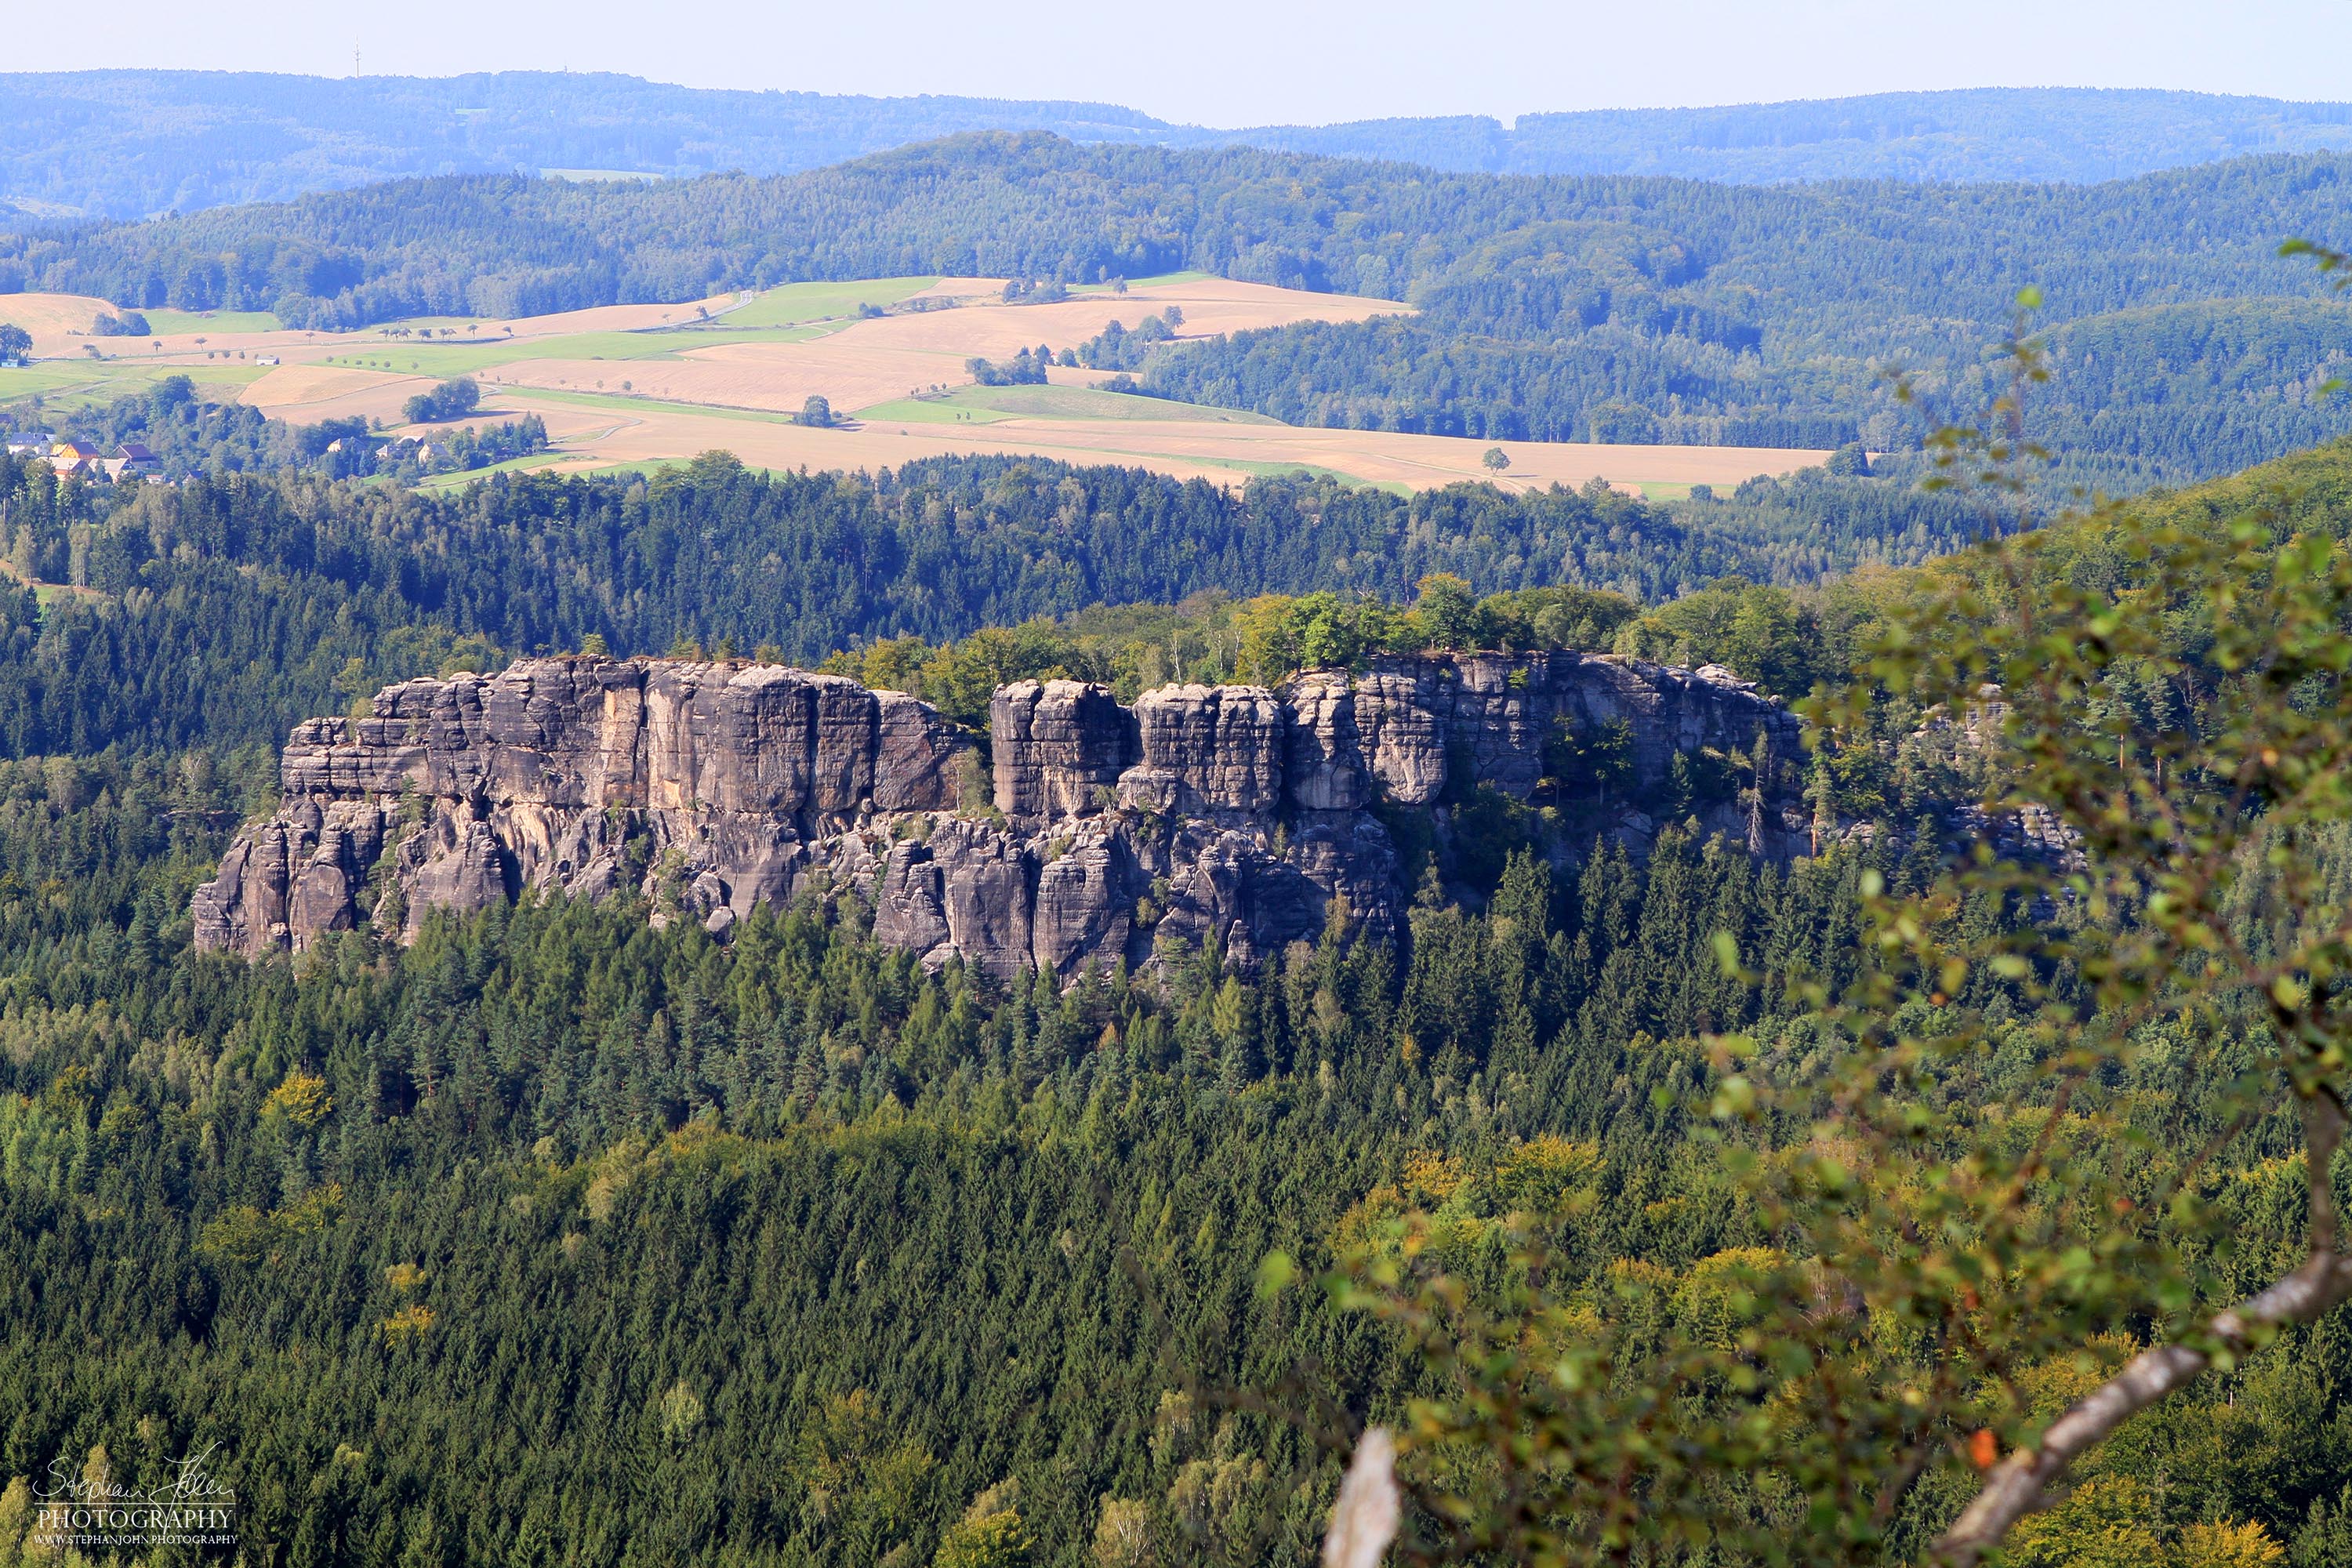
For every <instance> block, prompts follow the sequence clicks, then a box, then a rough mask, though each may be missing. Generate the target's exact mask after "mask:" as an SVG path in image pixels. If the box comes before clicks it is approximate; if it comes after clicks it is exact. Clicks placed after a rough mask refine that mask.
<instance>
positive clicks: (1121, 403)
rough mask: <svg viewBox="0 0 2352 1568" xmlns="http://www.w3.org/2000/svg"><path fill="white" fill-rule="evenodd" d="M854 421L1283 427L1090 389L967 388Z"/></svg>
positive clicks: (1261, 418)
mask: <svg viewBox="0 0 2352 1568" xmlns="http://www.w3.org/2000/svg"><path fill="white" fill-rule="evenodd" d="M853 417H855V418H857V419H861V420H870V421H872V422H873V423H875V424H878V425H888V424H893V423H895V424H899V425H916V424H921V425H993V424H996V423H997V422H999V421H1000V420H1005V419H1126V420H1134V421H1138V422H1144V423H1152V424H1166V423H1167V422H1169V421H1170V420H1174V419H1181V420H1197V421H1200V422H1202V423H1204V424H1213V425H1277V426H1278V425H1280V424H1281V423H1282V421H1281V420H1279V419H1271V418H1268V417H1267V416H1265V415H1263V414H1249V413H1244V412H1243V411H1242V410H1239V409H1234V408H1210V407H1207V406H1205V405H1202V404H1198V403H1172V402H1170V401H1168V400H1167V399H1165V398H1160V397H1140V396H1137V395H1134V394H1131V393H1122V392H1104V391H1102V390H1100V389H1099V388H1097V387H1092V386H964V387H959V388H957V389H956V390H955V391H953V392H950V393H948V394H946V395H942V396H939V397H898V398H893V399H891V400H890V401H889V402H887V403H877V404H876V405H874V406H873V407H871V408H865V409H860V410H859V411H858V412H857V413H856V415H855V416H853Z"/></svg>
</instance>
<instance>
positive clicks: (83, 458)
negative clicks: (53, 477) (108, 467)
mask: <svg viewBox="0 0 2352 1568" xmlns="http://www.w3.org/2000/svg"><path fill="white" fill-rule="evenodd" d="M98 465H99V454H98V448H97V447H94V446H92V445H90V444H89V442H88V441H73V440H66V441H52V442H50V443H49V467H50V468H53V469H55V470H56V472H57V476H58V478H59V479H102V478H104V477H105V472H104V470H103V469H101V468H100V467H99V466H98Z"/></svg>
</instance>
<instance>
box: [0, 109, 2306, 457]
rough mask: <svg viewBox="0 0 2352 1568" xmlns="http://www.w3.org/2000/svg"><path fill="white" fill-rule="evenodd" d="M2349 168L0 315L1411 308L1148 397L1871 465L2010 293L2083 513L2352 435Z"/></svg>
mask: <svg viewBox="0 0 2352 1568" xmlns="http://www.w3.org/2000/svg"><path fill="white" fill-rule="evenodd" d="M2347 189H2352V155H2347V154H2341V153H2317V154H2311V155H2307V156H2300V157H2287V156H2269V157H2260V158H2248V159H2241V160H2238V161H2235V162H2231V163H2217V164H2210V165H2207V166H2203V167H2200V168H2193V169H2182V170H2174V171H2170V172H2167V173H2162V174H2147V175H2142V176H2140V177H2138V178H2137V179H2133V180H2129V181H2119V182H2112V183H2108V184H2096V185H2066V184H2008V185H1944V184H1906V183H1903V182H1899V181H1877V182H1836V183H1831V184H1814V185H1773V186H1754V185H1723V184H1705V183H1701V182H1696V181H1689V180H1675V179H1665V178H1657V177H1633V176H1578V177H1569V176H1543V177H1533V176H1509V175H1492V174H1437V173H1433V172H1432V171H1430V170H1427V169H1423V168H1415V167H1412V166H1409V165H1402V164H1394V163H1366V162H1360V161H1349V160H1339V159H1328V158H1317V157H1310V156H1307V155H1305V154H1300V153H1270V152H1265V151H1260V150H1255V149H1246V148H1227V149H1222V150H1215V151H1205V152H1181V151H1171V150H1169V149H1165V148H1157V147H1111V146H1080V145H1076V144H1074V143H1072V142H1068V141H1065V140H1062V139H1059V138H1056V137H1052V136H1048V135H1045V134H1042V133H1028V134H1023V135H1009V134H1000V133H993V132H991V133H981V134H974V135H970V136H961V137H952V138H948V139H945V140H942V141H939V142H928V143H924V144H922V145H920V146H915V147H908V148H902V149H899V150H898V151H895V152H891V153H879V154H877V155H875V156H873V157H869V158H865V159H860V160H857V161H856V162H853V163H845V164H842V165H839V166H837V167H835V168H830V169H824V170H819V171H814V172H811V173H807V174H793V175H785V176H778V177H773V178H755V177H752V176H749V175H732V174H730V175H713V176H709V177H706V178H703V179H699V180H693V181H674V182H665V183H658V184H627V183H613V182H607V183H599V184H569V183H565V182H561V181H545V180H532V179H525V178H522V177H520V176H488V175H473V176H455V177H449V178H443V179H433V180H407V181H395V182H392V183H389V184H381V185H372V186H368V187H366V188H364V189H361V190H356V191H348V192H339V193H331V194H327V195H314V196H307V197H304V198H302V199H301V200H299V201H297V202H294V203H291V204H288V205H259V206H247V207H227V208H219V209H215V210H213V211H209V212H204V213H198V214H194V215H191V216H179V217H173V218H167V219H161V220H156V221H152V222H148V223H142V224H121V225H102V226H88V227H81V228H64V229H53V230H49V231H45V232H39V233H32V234H24V235H18V236H14V237H10V236H5V235H0V291H5V290H6V289H17V288H21V289H55V290H60V291H68V292H77V293H86V294H97V295H102V296H105V297H107V298H109V299H111V300H116V301H117V302H119V303H122V304H125V305H130V306H136V307H142V308H150V307H154V306H160V305H173V306H180V307H184V308H193V309H208V308H214V307H228V308H232V309H249V310H276V311H277V312H278V314H279V315H280V316H282V317H284V318H285V319H286V320H287V321H289V322H291V323H294V324H297V325H303V326H309V327H314V328H338V327H348V326H353V325H359V324H364V323H368V322H373V321H385V320H390V319H394V318H396V317H401V316H407V315H417V314H436V313H455V314H466V315H481V316H488V317H498V316H510V315H520V314H529V313H534V312H541V311H548V310H564V309H570V308H575V307H580V306H587V305H597V304H604V303H609V302H613V301H617V300H691V299H697V298H700V297H701V296H703V295H704V294H707V293H709V292H711V291H714V290H718V289H730V288H743V287H755V286H765V285H769V284H773V283H779V282H785V281H790V280H794V279H823V278H858V277H885V276H892V275H898V274H905V273H916V272H940V273H959V274H968V273H982V274H993V275H1021V276H1030V277H1052V278H1059V279H1066V280H1071V281H1092V280H1096V279H1102V278H1107V277H1112V276H1127V277H1136V276H1140V275H1145V274H1150V273H1154V272H1160V271H1166V270H1169V269H1172V268H1202V269H1204V270H1208V271H1213V272H1217V273H1222V274H1223V275H1225V276H1228V277H1233V278H1238V279H1250V280H1255V281H1259V282H1265V283H1274V284H1281V285H1286V286H1289V287H1294V288H1305V289H1336V290H1345V291H1351V292H1357V293H1362V294H1369V295H1375V296H1381V297H1386V298H1391V299H1397V300H1408V301H1410V302H1412V303H1413V304H1414V305H1416V306H1417V307H1418V308H1419V313H1418V315H1417V316H1415V317H1414V318H1412V319H1411V320H1397V319H1388V320H1382V321H1371V322H1367V323H1363V324H1360V325H1356V326H1337V327H1334V326H1311V325H1310V326H1305V327H1299V328H1292V329H1285V330H1281V331H1272V332H1263V333H1252V334H1244V335H1242V336H1241V337H1238V338H1235V339H1234V340H1232V341H1230V342H1194V343H1189V344H1178V345H1174V346H1173V347H1171V348H1169V349H1165V350H1161V351H1159V352H1158V353H1157V354H1156V355H1155V356H1153V357H1151V358H1150V359H1149V360H1145V359H1141V358H1139V359H1138V360H1137V362H1136V363H1134V364H1133V365H1132V366H1130V367H1129V368H1133V369H1136V370H1139V371H1141V372H1143V373H1144V374H1145V384H1146V385H1147V386H1148V387H1149V389H1150V390H1151V391H1154V392H1157V393H1162V394H1165V395H1173V396H1181V397H1185V398H1189V399H1192V400H1195V401H1202V402H1210V403H1219V404H1226V405H1234V406H1240V407H1248V408H1256V409H1260V410H1262V411H1264V412H1265V413H1268V414H1272V415H1275V416H1278V417H1281V418H1284V419H1288V420H1293V421H1297V422H1302V423H1308V424H1325V425H1339V426H1362V427H1373V428H1388V429H1401V430H1409V431H1414V430H1417V431H1433V432H1437V433H1442V434H1454V435H1466V436H1471V437H1480V438H1485V439H1495V440H1604V441H1634V442H1643V441H1658V440H1670V441H1696V442H1716V443H1730V444H1759V445H1780V446H1807V447H1811V446H1822V447H1829V446H1836V445H1841V444H1843V443H1845V442H1848V441H1853V440H1856V439H1859V440H1862V441H1864V442H1865V443H1867V444H1868V445H1870V446H1871V447H1877V448H1885V447H1893V446H1899V445H1901V444H1902V443H1903V441H1904V440H1905V439H1906V426H1905V425H1904V424H1903V422H1902V420H1901V419H1900V418H1898V416H1897V410H1896V407H1895V401H1894V399H1893V397H1892V396H1891V395H1890V394H1889V392H1888V390H1887V385H1886V382H1885V374H1886V372H1887V371H1888V369H1889V368H1890V367H1902V368H1904V369H1906V370H1909V371H1911V372H1914V373H1916V374H1918V375H1919V378H1920V384H1921V386H1922V387H1923V389H1925V390H1926V391H1927V392H1929V393H1931V394H1940V395H1948V398H1949V399H1950V401H1951V403H1952V405H1954V406H1955V407H1961V406H1967V405H1972V404H1974V403H1977V402H1979V401H1980V396H1981V388H1980V386H1979V384H1977V377H1978V366H1979V362H1980V358H1981V351H1982V349H1983V346H1984V344H1985V343H1986V342H1987V341H1988V339H1990V338H1991V337H1993V336H1994V335H1996V333H1997V332H1998V331H2000V327H2001V324H2002V322H2003V321H2004V320H2005V317H2006V312H2007V310H2008V307H2009V305H2010V302H2011V300H2012V298H2013V297H2014V295H2015V294H2016V292H2017V290H2018V289H2021V287H2023V286H2025V285H2027V284H2033V285H2036V286H2038V287H2039V288H2040V289H2042V291H2043V294H2044V295H2045V297H2046V299H2047V300H2048V301H2049V320H2050V322H2051V323H2052V324H2053V325H2054V326H2055V327H2056V329H2057V331H2058V337H2057V339H2056V342H2055V346H2056V348H2057V349H2058V351H2059V354H2060V361H2059V363H2060V367H2061V369H2062V372H2063V374H2062V377H2061V380H2060V382H2059V384H2057V385H2056V386H2054V387H2053V388H2052V389H2050V393H2049V401H2050V402H2051V413H2052V416H2053V418H2055V419H2056V420H2057V421H2058V424H2059V426H2060V428H2059V429H2058V430H2057V431H2054V432H2053V433H2054V434H2063V436H2064V437H2065V438H2066V441H2067V444H2068V445H2069V446H2070V447H2072V448H2073V451H2074V460H2075V461H2076V463H2077V465H2078V466H2079V467H2080V471H2081V474H2082V476H2083V477H2086V478H2089V479H2094V480H2095V481H2097V482H2100V483H2104V484H2109V485H2113V486H2118V487H2129V486H2134V485H2137V484H2143V483H2147V482H2149V481H2152V480H2164V481H2175V480H2182V479H2195V478H2200V477H2203V476H2205V475H2208V474H2211V473H2215V472H2219V471H2223V470H2226V469H2229V468H2236V467H2240V466H2242V465H2244V464H2247V463H2251V462H2253V461H2257V460H2260V459H2263V458H2270V457H2273V456H2276V455H2278V454H2280V453H2283V452H2285V451H2289V450H2292V449H2294V448H2295V447H2300V446H2305V445H2308V444H2310V443H2311V442H2313V441H2316V440H2320V439H2324V438H2326V437H2328V436H2331V435H2334V434H2336V433H2340V432H2342V431H2343V430H2345V429H2347V428H2352V411H2347V408H2346V407H2345V406H2344V405H2341V404H2340V403H2329V402H2324V401H2322V400H2320V399H2318V398H2317V396H2316V391H2317V388H2318V387H2319V386H2320V385H2321V384H2324V383H2325V382H2326V379H2327V377H2328V376H2329V375H2330V374H2333V372H2332V370H2331V368H2330V367H2331V366H2335V365H2336V364H2337V363H2339V362H2341V361H2343V360H2344V359H2346V358H2347V357H2352V310H2347V308H2346V307H2345V305H2344V304H2343V303H2342V302H2340V301H2339V300H2335V299H2334V298H2332V297H2330V296H2328V295H2327V294H2326V290H2325V289H2324V287H2323V284H2322V281H2321V280H2320V279H2318V278H2317V277H2316V276H2315V274H2314V273H2313V272H2312V271H2311V269H2309V268H2306V267H2301V266H2296V265H2292V264H2289V263H2286V262H2284V261H2282V260H2280V259H2279V258H2278V255H2277V249H2278V246H2279V242H2280V241H2281V240H2282V239H2284V238H2286V237H2290V236H2296V235H2303V236H2311V237H2321V238H2328V237H2334V238H2336V239H2339V240H2340V239H2341V238H2342V234H2341V232H2340V231H2341V229H2342V227H2343V214H2344V211H2345V198H2346V194H2347Z"/></svg>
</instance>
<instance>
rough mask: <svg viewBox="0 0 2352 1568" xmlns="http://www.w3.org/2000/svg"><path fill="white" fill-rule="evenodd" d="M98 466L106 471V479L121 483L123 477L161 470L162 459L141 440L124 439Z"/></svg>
mask: <svg viewBox="0 0 2352 1568" xmlns="http://www.w3.org/2000/svg"><path fill="white" fill-rule="evenodd" d="M100 468H103V469H104V470H105V471H106V477H107V478H108V479H112V480H113V481H114V482H115V483H117V484H121V482H122V481H123V480H124V479H134V478H137V477H138V476H139V475H142V474H158V473H161V472H163V458H158V457H157V456H156V455H155V454H154V453H153V452H151V451H149V450H148V449H147V447H146V446H145V445H144V444H143V443H142V442H138V441H125V442H124V443H122V445H121V446H120V447H116V448H115V449H114V456H112V457H111V458H107V459H105V460H104V461H103V462H102V463H100Z"/></svg>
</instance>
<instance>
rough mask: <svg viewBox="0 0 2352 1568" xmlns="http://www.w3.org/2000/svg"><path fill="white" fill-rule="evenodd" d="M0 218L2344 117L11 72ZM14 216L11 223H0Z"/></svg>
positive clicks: (2278, 127) (2214, 148) (2000, 139)
mask: <svg viewBox="0 0 2352 1568" xmlns="http://www.w3.org/2000/svg"><path fill="white" fill-rule="evenodd" d="M0 97H5V100H6V101H7V103H8V105H9V113H8V115H7V116H6V118H5V121H0V204H5V203H7V202H12V201H13V202H16V203H18V204H20V205H24V206H25V207H26V209H27V210H28V211H30V212H34V213H47V214H51V215H59V216H88V217H111V218H128V217H144V216H150V215H152V214H157V213H163V212H167V211H173V210H176V211H180V212H194V211H196V210H198V209H200V208H203V207H209V206H219V205H227V204H231V203H236V202H253V201H283V200H287V199H289V198H291V197H294V196H298V195H304V194H306V193H309V192H314V191H322V190H336V189H342V188H345V187H348V186H352V185H360V184H372V183H373V182H376V181H380V180H386V179H395V178H402V177H406V176H413V175H429V174H513V173H517V172H521V173H526V174H537V173H539V172H540V171H541V170H546V169H565V170H606V171H620V172H629V173H636V174H652V175H659V176H665V177H678V176H687V177H690V176H694V175H698V174H710V173H714V172H717V171H720V170H727V169H740V170H743V171H746V172H748V173H750V174H793V173H796V172H798V171H801V170H804V169H814V168H820V167H823V166H824V165H826V164H829V163H839V162H841V161H843V160H845V159H848V158H855V157H859V156H862V155H864V154H866V153H878V152H884V151H887V150H888V149H890V148H893V147H898V146H903V145H905V144H907V143H909V142H920V141H925V140H929V139H930V138H933V137H938V136H944V135H950V134H952V133H955V132H967V131H1050V132H1055V134H1057V135H1061V136H1066V137H1069V138H1071V139H1072V140H1075V141H1079V142H1117V143H1129V144H1154V145H1160V146H1169V147H1213V146H1225V145H1248V146H1257V147H1269V148H1277V149H1282V150H1286V151H1291V152H1299V153H1323V154H1330V155H1336V156H1343V157H1356V158H1380V159H1391V160H1402V161H1404V162H1409V163H1424V164H1427V165H1429V166H1431V167H1433V168H1438V169H1444V170H1449V171H1454V172H1478V171H1483V172H1486V173H1494V174H1674V175H1682V176H1686V177H1692V178H1698V179H1708V180H1723V181H1733V182H1750V183H1770V182H1777V181H1792V180H1796V181H1801V180H1828V179H1864V178H1869V179H1878V178H1884V179H1897V180H1950V181H1981V180H2012V179H2013V180H2074V181H2082V180H2106V179H2117V178H2123V177H2127V176H2129V175H2133V174H2145V173H2147V172H2149V171H2151V170H2156V169H2164V168H2174V167H2179V166H2182V165H2186V164H2193V163H2209V162H2211V161H2214V160H2216V159H2225V158H2234V157H2240V156H2244V155H2247V154H2250V153H2308V152H2315V151H2320V150H2324V149H2342V148H2352V105H2346V104H2334V103H2288V102H2283V101H2281V100H2276V99H2264V98H2226V97H2220V96H2216V95H2212V94H2208V93H2190V92H2158V91H2108V90H2097V89H2081V88H2041V89H1978V90H1969V91H1959V92H1907V93H1880V94H1875V95H1873V96H1870V97H1866V98H1845V99H1828V100H1805V101H1800V102H1792V103H1768V104H1736V105H1727V106H1722V107H1717V108H1706V109H1656V110H1591V111H1587V112H1580V113H1563V114H1529V115H1522V116H1520V117H1519V119H1518V121H1517V124H1516V125H1513V126H1509V127H1506V126H1505V125H1503V124H1502V123H1501V122H1500V121H1496V120H1491V119H1487V118H1486V117H1484V116H1475V115H1473V116H1456V117H1450V118H1433V119H1396V120H1368V121H1354V122H1352V123H1348V124H1340V125H1277V126H1259V127H1255V128H1251V129H1244V130H1236V131H1225V130H1211V129H1207V128H1204V127H1201V126H1194V125H1175V124H1170V123H1169V122H1167V121H1161V120H1156V119H1154V118H1152V117H1151V116H1150V115H1148V114H1142V113H1139V112H1138V111H1136V110H1131V109H1122V108H1119V107H1118V106H1116V105H1112V104H1104V103H1081V102H1064V101H1054V100H1044V101H1022V100H1003V99H982V98H942V97H929V96H925V97H920V98H861V97H854V96H834V95H829V94H824V93H814V92H732V91H722V90H719V89H703V88H687V87H675V86H670V85H667V84H665V83H660V82H648V81H644V80H641V79H637V78H635V77H627V76H615V75H610V74H592V75H572V74H569V73H556V72H546V71H504V72H499V73H495V74H475V75H469V76H458V77H433V78H423V77H361V78H356V79H341V78H326V77H304V76H280V75H266V74H262V73H258V72H232V71H169V70H89V71H66V72H41V73H34V72H18V73H15V74H9V75H0ZM6 216H7V213H6V209H5V205H0V221H4V220H5V218H6Z"/></svg>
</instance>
